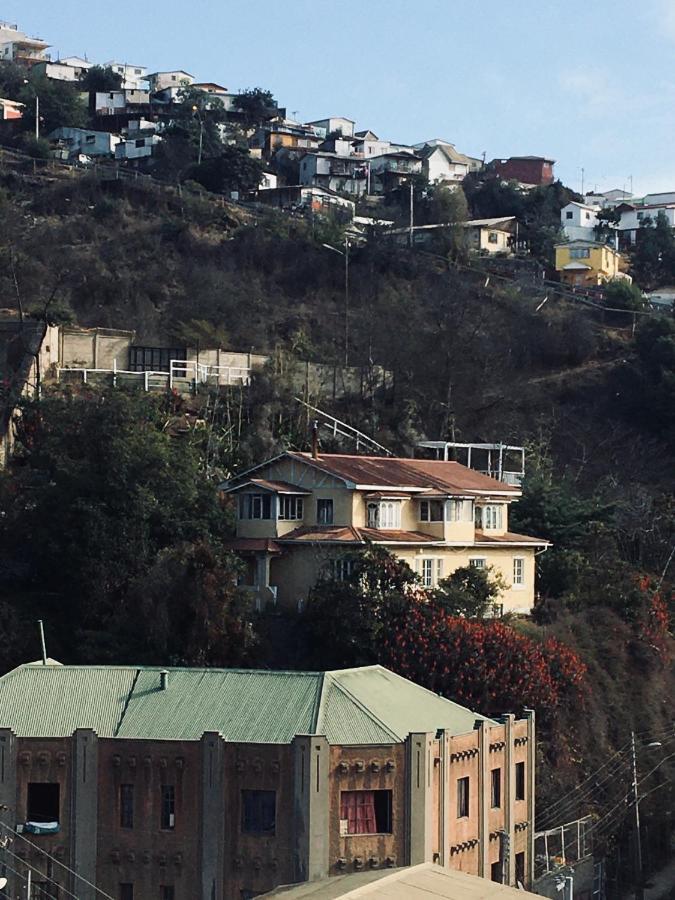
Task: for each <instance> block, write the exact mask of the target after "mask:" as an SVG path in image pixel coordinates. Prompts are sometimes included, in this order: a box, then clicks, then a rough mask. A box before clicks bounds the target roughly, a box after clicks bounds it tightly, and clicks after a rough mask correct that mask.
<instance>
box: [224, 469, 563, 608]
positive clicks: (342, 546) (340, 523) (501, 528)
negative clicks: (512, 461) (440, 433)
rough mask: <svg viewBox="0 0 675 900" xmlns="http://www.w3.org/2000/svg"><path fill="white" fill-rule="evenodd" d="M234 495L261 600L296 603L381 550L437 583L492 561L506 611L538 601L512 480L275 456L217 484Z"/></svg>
mask: <svg viewBox="0 0 675 900" xmlns="http://www.w3.org/2000/svg"><path fill="white" fill-rule="evenodd" d="M225 491H226V493H228V494H230V495H231V496H232V497H233V498H235V502H236V508H237V517H238V518H237V536H236V540H234V541H233V542H232V549H233V550H235V551H236V552H237V553H239V554H240V555H241V557H242V558H243V559H244V560H245V562H246V564H247V571H246V575H245V576H244V583H245V584H246V585H248V587H249V588H250V590H251V591H252V593H254V595H255V596H256V599H257V600H258V602H259V603H260V604H261V605H262V604H265V603H270V602H272V603H274V602H279V603H283V604H285V605H287V606H291V607H296V606H300V607H302V605H303V604H304V602H305V600H306V598H307V596H308V594H309V592H310V590H311V589H312V587H314V585H315V584H316V582H317V581H318V579H319V577H320V576H321V575H322V574H328V573H330V574H332V575H333V577H335V578H346V577H347V576H348V574H349V573H350V572H351V570H352V566H353V558H354V554H355V553H356V552H358V551H359V550H361V549H363V548H364V547H365V546H366V545H367V544H370V543H372V544H377V545H380V546H383V547H386V548H387V549H388V550H389V551H390V552H392V553H394V554H395V555H396V556H398V557H399V558H401V559H403V560H405V562H407V563H408V564H409V565H410V567H411V568H412V569H413V571H415V572H417V573H418V574H419V577H420V580H421V582H422V584H423V585H424V586H425V587H427V588H434V587H436V585H437V584H438V582H439V581H441V580H442V579H443V578H446V577H447V576H448V575H450V574H451V573H452V572H453V571H454V570H455V569H457V568H459V567H461V566H468V565H474V566H477V567H480V568H484V567H487V566H493V567H494V569H495V570H496V571H497V572H499V573H500V574H501V575H502V577H503V579H504V582H505V585H506V588H505V590H504V592H503V597H502V603H503V610H504V611H509V612H511V611H513V612H523V613H527V612H529V611H530V610H531V609H532V607H533V605H534V577H535V567H534V559H535V555H536V554H537V553H539V552H541V551H542V550H545V549H546V548H547V547H548V542H547V541H545V540H542V539H541V538H536V537H529V536H527V535H522V534H514V533H512V532H510V531H509V528H508V509H509V505H510V504H511V503H513V502H515V501H517V500H518V498H519V497H520V496H521V493H522V492H521V490H520V487H519V486H517V485H512V484H504V483H502V482H499V481H497V480H496V479H494V478H490V477H489V476H487V475H483V474H481V473H479V472H476V471H474V470H473V469H468V468H466V467H465V466H462V465H460V464H459V463H457V462H446V461H442V460H425V459H393V458H387V457H373V456H343V455H338V454H325V453H322V454H318V453H315V454H314V455H312V454H309V453H291V452H287V453H282V454H281V455H280V456H277V457H275V458H274V459H272V460H269V461H268V462H264V463H262V464H260V465H259V466H256V467H255V468H253V469H250V470H248V471H246V472H243V473H242V474H240V475H238V476H237V477H236V478H234V479H232V480H231V481H230V482H228V483H227V485H226V486H225Z"/></svg>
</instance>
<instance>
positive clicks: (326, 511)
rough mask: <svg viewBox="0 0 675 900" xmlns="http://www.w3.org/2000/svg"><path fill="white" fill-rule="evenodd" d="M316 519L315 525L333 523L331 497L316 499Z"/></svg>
mask: <svg viewBox="0 0 675 900" xmlns="http://www.w3.org/2000/svg"><path fill="white" fill-rule="evenodd" d="M316 521H317V525H332V524H333V501H332V499H323V500H317V501H316Z"/></svg>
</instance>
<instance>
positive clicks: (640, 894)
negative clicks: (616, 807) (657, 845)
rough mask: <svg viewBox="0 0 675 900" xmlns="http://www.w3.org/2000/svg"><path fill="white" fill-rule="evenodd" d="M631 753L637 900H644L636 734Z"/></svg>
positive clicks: (632, 732) (632, 740) (631, 742)
mask: <svg viewBox="0 0 675 900" xmlns="http://www.w3.org/2000/svg"><path fill="white" fill-rule="evenodd" d="M630 752H631V764H632V770H633V807H634V809H635V869H636V873H635V900H644V889H643V887H642V842H641V840H640V797H639V795H638V777H637V754H636V752H635V732H634V731H631V733H630Z"/></svg>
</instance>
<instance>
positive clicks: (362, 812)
mask: <svg viewBox="0 0 675 900" xmlns="http://www.w3.org/2000/svg"><path fill="white" fill-rule="evenodd" d="M340 833H341V834H391V833H392V819H391V791H342V792H341V794H340Z"/></svg>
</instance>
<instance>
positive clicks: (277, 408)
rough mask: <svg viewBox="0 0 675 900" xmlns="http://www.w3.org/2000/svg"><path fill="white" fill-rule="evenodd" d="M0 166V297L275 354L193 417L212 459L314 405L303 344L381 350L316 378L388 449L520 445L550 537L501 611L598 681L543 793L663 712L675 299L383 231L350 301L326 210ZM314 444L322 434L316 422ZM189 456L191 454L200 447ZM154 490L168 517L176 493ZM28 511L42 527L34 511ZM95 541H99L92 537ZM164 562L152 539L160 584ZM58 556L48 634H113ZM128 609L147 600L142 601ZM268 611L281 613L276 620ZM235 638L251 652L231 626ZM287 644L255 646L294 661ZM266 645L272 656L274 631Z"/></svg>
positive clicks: (105, 649) (533, 501)
mask: <svg viewBox="0 0 675 900" xmlns="http://www.w3.org/2000/svg"><path fill="white" fill-rule="evenodd" d="M0 188H1V190H2V193H1V195H0V211H1V213H2V215H1V220H0V258H1V259H2V264H1V265H0V290H1V291H2V294H1V295H2V297H3V304H2V305H4V306H10V307H11V306H16V305H17V304H18V303H20V304H21V305H22V307H23V309H24V311H25V312H30V313H32V314H34V315H36V316H37V317H39V318H44V319H46V320H56V321H59V320H60V321H67V320H72V321H75V322H77V323H79V324H81V325H86V326H94V325H98V326H105V327H116V328H124V329H133V330H134V331H136V333H137V339H138V342H139V343H141V342H142V343H145V344H150V345H156V344H159V343H161V344H164V345H173V344H175V342H187V341H190V342H192V343H193V344H194V343H196V344H198V345H200V346H203V347H209V346H218V345H220V346H223V347H227V348H231V349H235V350H241V351H248V350H250V349H254V350H255V351H256V352H264V353H269V354H272V355H273V356H274V358H275V364H274V365H273V366H271V367H270V369H269V371H268V372H266V373H265V374H264V375H263V376H262V377H259V378H257V379H256V380H255V381H254V383H253V385H252V387H251V388H250V389H249V390H247V391H242V392H237V395H236V397H234V396H233V397H232V398H231V400H230V401H228V402H227V403H223V404H221V405H220V407H219V408H217V409H215V410H214V409H213V408H210V409H209V410H208V411H207V412H208V415H206V414H203V411H201V413H200V414H202V415H203V421H204V422H206V423H207V424H206V426H205V433H204V434H203V436H202V437H196V438H194V439H192V438H191V440H193V444H194V446H195V447H196V448H197V450H198V451H199V452H200V453H202V455H204V454H205V455H207V456H208V462H209V465H210V466H211V467H212V468H213V469H214V470H215V471H216V472H217V473H218V474H220V475H222V474H225V475H226V474H228V473H229V472H231V471H232V469H233V468H234V467H237V466H240V465H242V464H248V463H252V462H255V461H259V460H260V458H261V457H263V456H264V455H271V454H272V453H273V452H275V451H277V450H278V449H279V448H281V447H288V446H290V447H302V448H304V447H306V446H307V441H308V439H309V435H308V430H307V426H308V417H307V415H306V413H304V412H303V411H302V409H301V408H300V407H299V405H298V404H297V403H296V402H295V401H294V399H293V396H294V390H293V382H292V379H291V378H290V374H289V373H290V372H291V371H292V370H293V368H294V367H298V366H300V365H301V364H302V362H303V361H305V360H311V361H315V362H323V363H327V364H341V363H342V362H343V361H344V359H345V351H347V353H348V358H349V363H350V364H351V365H355V366H360V367H363V368H365V369H367V368H368V367H369V366H373V365H378V366H382V367H384V368H385V369H387V370H388V371H390V372H391V373H392V385H391V388H390V389H388V390H386V391H381V392H379V393H377V392H376V393H375V394H374V395H372V396H368V397H366V398H364V397H362V396H360V395H354V396H346V397H344V398H342V399H340V400H339V401H338V400H333V399H332V398H331V397H330V396H327V397H321V396H312V397H310V398H309V399H310V400H311V401H312V402H314V403H316V404H317V405H319V406H321V407H322V408H325V409H327V410H328V411H329V412H331V413H333V414H334V415H337V416H339V417H340V418H341V419H343V420H345V421H347V422H350V423H351V424H352V425H354V426H355V427H358V428H360V429H361V430H362V431H364V432H366V433H368V434H371V435H372V436H373V437H374V438H376V439H377V440H378V441H380V442H381V443H382V444H384V445H385V446H387V447H389V448H391V449H392V450H394V451H398V452H401V453H410V452H411V451H412V449H413V447H414V444H415V442H416V441H417V440H419V439H422V438H427V439H451V440H462V441H470V440H474V441H480V440H490V441H503V442H506V443H514V444H518V445H521V444H522V445H525V446H526V447H527V448H528V464H527V472H528V476H527V479H526V484H525V496H524V498H523V501H522V503H521V504H519V506H518V507H517V508H516V509H515V511H514V516H513V518H514V522H513V525H514V528H515V529H516V530H518V529H522V531H523V532H524V533H526V534H528V533H532V534H538V535H541V536H542V537H546V538H550V539H551V540H552V541H553V543H554V546H555V549H554V550H552V551H550V552H549V553H547V554H546V555H545V556H544V557H543V558H542V559H541V560H540V590H541V592H542V595H543V596H542V602H541V605H540V607H539V609H538V612H537V614H536V616H535V621H534V622H529V621H528V622H521V623H517V625H516V627H518V628H519V629H520V630H522V631H524V632H526V633H528V634H529V635H531V636H533V637H534V638H535V639H536V640H537V641H542V640H544V639H545V638H546V637H549V636H555V637H558V638H559V639H561V640H563V641H565V642H566V643H568V644H569V646H570V647H571V648H572V649H573V650H575V651H576V652H578V654H579V655H580V657H581V659H582V660H583V661H584V662H585V663H586V665H587V666H588V667H589V679H590V682H591V686H592V695H591V698H590V699H589V701H588V706H587V707H586V708H585V709H583V710H581V711H579V710H577V709H570V710H568V711H567V713H566V715H565V716H564V721H562V720H561V721H560V722H558V723H557V726H556V727H555V728H553V730H549V731H548V732H547V733H545V735H544V746H543V747H542V755H543V758H545V760H546V768H545V770H544V774H543V776H542V797H554V796H556V794H557V792H559V791H561V790H562V791H566V790H568V789H569V788H570V786H571V785H573V784H575V783H576V781H577V780H579V778H580V777H582V776H583V775H585V774H587V773H588V772H590V771H592V770H593V769H594V768H596V767H597V766H599V765H601V764H602V761H603V760H604V759H605V758H606V755H607V754H611V753H613V752H615V751H616V750H617V749H618V748H619V747H621V746H623V745H624V744H625V741H626V739H627V734H628V732H629V731H630V728H631V727H636V728H638V730H640V731H645V732H646V731H650V732H655V731H659V730H660V729H662V730H663V729H668V728H670V727H671V722H670V713H671V711H670V709H669V705H668V698H669V697H672V691H673V687H674V685H673V683H672V675H671V667H670V660H671V658H672V656H671V654H672V646H671V643H670V639H669V638H668V635H667V622H666V623H665V624H664V622H663V619H662V618H661V619H659V618H658V615H660V614H661V612H662V611H663V610H662V607H663V603H662V599H661V598H664V597H665V598H668V597H669V596H670V593H671V588H672V579H673V577H675V572H674V571H673V570H672V569H671V568H670V564H671V557H672V548H673V546H675V507H674V504H673V495H672V469H673V463H674V462H675V459H674V457H675V431H674V430H673V429H674V426H675V412H674V410H675V404H674V403H673V400H675V327H674V326H673V322H672V320H671V319H669V318H665V317H660V316H653V315H645V316H644V317H641V318H640V319H639V321H637V325H636V327H635V328H634V325H635V323H634V320H633V316H632V315H628V314H626V315H622V314H617V313H609V314H608V313H603V312H601V311H598V310H594V309H592V308H589V307H584V306H580V305H576V304H574V303H572V302H568V301H566V300H564V299H561V298H560V297H558V296H555V295H551V296H549V297H548V300H547V301H546V302H545V303H543V305H542V301H543V300H544V299H545V296H546V294H545V293H544V291H543V289H542V288H541V287H539V286H537V285H536V284H534V283H528V281H527V280H518V281H512V282H511V281H509V280H508V279H499V278H496V277H493V276H490V277H488V273H487V272H486V271H484V270H481V268H480V265H479V264H476V266H473V267H469V268H466V267H464V266H460V265H455V264H453V263H451V262H448V261H443V260H439V259H438V258H437V257H432V256H429V255H425V254H420V253H412V252H410V251H408V250H406V249H402V248H400V247H395V246H393V245H392V244H391V243H390V242H389V241H387V240H385V239H383V238H381V237H377V236H371V237H370V238H369V239H368V241H367V242H366V243H365V244H363V245H360V246H354V247H353V248H352V249H351V251H350V295H349V308H348V310H345V296H344V281H343V278H344V270H343V262H342V259H341V258H339V257H337V256H336V255H335V254H334V253H331V252H329V251H328V250H326V249H325V247H324V246H322V245H324V244H334V245H336V246H339V243H338V242H340V241H341V240H342V239H343V238H342V233H341V231H340V229H339V227H338V226H337V225H336V224H334V223H331V222H323V221H319V220H317V221H314V222H311V221H309V222H308V221H305V220H302V219H294V218H283V217H281V216H280V215H276V214H273V213H269V212H260V211H259V210H255V209H248V210H242V209H241V208H239V207H236V206H232V205H229V204H224V203H223V202H222V201H214V200H213V199H210V198H208V197H204V198H200V197H199V196H194V195H191V194H189V192H187V191H184V192H183V193H182V196H181V195H179V194H178V193H176V192H175V191H168V190H162V189H159V188H156V187H149V186H146V185H143V184H136V183H133V182H130V183H126V182H118V181H114V182H105V181H99V180H96V179H95V178H93V177H90V176H87V175H86V174H85V175H80V176H77V175H76V176H63V175H61V174H59V173H53V174H52V175H39V174H37V175H34V174H33V173H32V171H28V172H23V171H22V170H21V166H18V167H17V166H12V165H9V164H8V163H5V166H4V168H3V169H2V170H0ZM345 313H346V314H347V317H348V318H347V323H348V334H349V344H348V347H345V339H344V336H345ZM231 405H232V406H233V407H234V406H236V414H233V410H232V408H231ZM195 412H197V413H199V412H200V411H199V409H195ZM70 414H71V413H69V415H70ZM120 414H121V413H120ZM101 427H104V426H103V425H102V426H101ZM114 437H115V435H114V434H111V435H110V438H111V440H112V439H113V438H114ZM324 446H325V447H326V449H330V448H332V446H334V445H333V444H332V443H331V440H330V439H328V438H327V439H326V440H325V442H324ZM350 449H351V448H350ZM172 452H173V451H172ZM172 458H173V457H172ZM161 459H162V460H163V459H164V457H161ZM202 461H203V456H202ZM191 465H192V463H191ZM131 471H133V466H132V467H131ZM190 471H191V472H192V473H193V475H192V476H191V477H196V475H195V473H196V472H197V471H199V468H198V463H197V461H195V462H194V468H193V469H191V470H190ZM11 478H12V474H11V473H10V474H9V475H8V476H7V479H8V480H7V485H8V486H9V488H10V489H11ZM3 496H4V497H5V498H7V497H8V496H11V490H10V493H5V494H4V495H3ZM185 496H186V503H188V502H189V501H188V499H187V494H186V495H185ZM117 501H119V502H121V501H120V498H119V497H118V498H117ZM134 502H136V501H134ZM166 502H167V503H168V504H169V506H170V508H171V509H172V510H173V512H172V515H175V517H176V519H177V520H180V516H181V515H182V514H183V513H182V512H181V508H180V504H179V503H178V502H177V501H175V500H174V499H173V498H166ZM200 502H203V503H204V504H206V505H205V506H204V509H208V515H209V516H213V515H214V514H215V513H214V510H213V509H212V508H211V507H210V506H208V502H207V501H206V500H203V498H202V500H200ZM138 508H139V511H142V506H141V505H140V501H139V507H138ZM139 515H140V512H139ZM186 515H187V514H186ZM176 528H177V533H180V534H183V533H185V534H187V535H190V538H189V539H190V540H193V539H196V538H195V535H198V536H203V534H202V532H201V530H200V529H199V528H195V524H194V522H191V521H187V520H186V522H185V523H182V520H181V524H180V525H179V526H176ZM218 528H220V529H221V530H222V526H218ZM41 529H42V531H41V532H40V534H42V535H43V536H44V540H45V542H46V543H48V542H49V540H48V539H49V532H50V522H49V520H48V518H46V519H45V520H44V521H41ZM183 529H184V531H183ZM125 533H126V532H125ZM131 533H133V532H130V534H131ZM214 533H215V532H214ZM116 537H117V536H116ZM128 540H129V541H131V538H129V539H128ZM176 540H178V538H176ZM130 546H133V544H131V545H130ZM76 549H77V548H76ZM98 549H99V548H98V547H97V546H96V545H95V543H94V544H92V547H91V548H90V550H91V552H92V554H93V556H92V559H98V557H97V556H96V553H97V552H98ZM69 550H70V551H73V552H74V550H73V548H72V547H70V548H69ZM129 552H130V551H129ZM176 552H179V551H176ZM131 556H133V554H131ZM126 558H127V551H126V550H125V554H124V559H126ZM179 561H180V560H177V559H173V560H172V559H169V561H168V562H167V561H166V559H164V560H160V563H161V565H159V568H158V569H157V575H158V579H159V580H158V583H164V582H162V581H161V579H166V578H170V574H171V572H172V571H173V570H172V568H171V567H172V566H176V565H177V563H178V562H179ZM1 562H2V561H1V560H0V563H1ZM124 564H126V563H124ZM129 564H130V565H131V562H129ZM210 564H212V563H209V565H210ZM213 564H214V565H215V563H213ZM218 565H220V563H218ZM63 571H64V572H65V573H66V574H65V575H63V576H62V577H61V575H59V578H60V579H61V581H62V582H63V581H64V579H65V581H66V583H65V584H63V585H62V586H61V587H60V588H59V590H61V591H62V592H63V594H64V595H67V594H68V593H69V591H72V592H74V594H75V600H74V601H73V607H72V609H70V610H69V611H68V613H67V614H64V613H63V610H61V609H60V610H59V614H58V616H57V615H55V614H53V613H49V614H48V615H45V618H46V619H47V620H48V621H49V619H50V616H53V618H52V634H53V635H54V644H55V646H54V648H53V649H52V648H51V647H50V652H51V653H52V655H54V656H57V657H58V656H59V655H60V654H66V655H68V654H73V655H75V654H77V655H78V658H80V657H86V656H87V654H92V655H95V654H97V653H99V654H100V653H108V654H112V655H113V656H114V655H117V656H118V657H122V656H123V655H124V652H125V650H122V649H121V647H122V645H121V644H120V645H117V646H115V644H114V640H117V639H118V638H119V639H120V640H121V638H120V637H119V634H118V633H114V635H113V637H112V638H111V636H110V635H107V636H106V639H105V640H104V639H103V638H102V637H101V636H100V635H98V636H96V637H95V638H92V637H91V634H92V632H91V631H90V632H87V633H86V637H87V645H86V648H85V647H84V646H83V645H77V646H74V645H73V643H72V640H73V639H72V633H73V632H72V628H74V627H75V624H76V622H77V616H78V615H79V614H80V613H81V612H82V610H81V609H80V607H79V605H78V604H79V603H80V602H81V598H80V597H79V596H78V595H77V592H78V590H79V584H78V583H77V582H74V583H73V584H70V583H69V582H68V578H69V577H70V575H69V574H68V572H69V570H68V567H67V566H66V567H65V568H64V570H63ZM151 571H154V570H151ZM0 574H2V566H1V565H0ZM89 574H90V575H91V573H89ZM144 574H145V573H144ZM160 576H161V578H160ZM8 583H9V584H10V587H9V588H8V587H7V584H8ZM657 583H658V586H659V587H658V589H655V586H656V585H657ZM12 584H14V583H13V582H11V578H10V580H9V582H8V581H7V580H6V581H5V588H4V590H5V594H4V598H3V599H4V601H6V602H8V603H9V605H10V606H11V608H12V614H11V615H12V616H13V617H14V618H11V617H10V618H9V620H8V621H10V622H11V623H13V624H15V625H16V627H17V631H16V634H18V635H19V638H18V639H16V640H15V641H14V642H13V645H12V648H11V651H8V652H7V654H6V658H5V659H4V663H5V665H10V664H13V663H15V662H17V661H19V660H20V658H21V656H22V654H23V655H24V656H23V658H25V654H27V653H28V654H30V653H32V655H33V656H35V651H34V650H33V649H31V647H32V646H33V645H32V640H33V639H32V636H31V625H30V615H32V614H33V613H37V612H38V611H40V614H42V612H41V607H40V600H39V598H36V594H34V593H30V594H26V593H21V591H18V592H17V591H16V588H15V587H13V586H12ZM646 585H648V587H647V586H646ZM1 587H2V581H1V580H0V588H1ZM149 595H150V596H154V595H153V594H152V591H149ZM657 601H658V603H657ZM129 602H130V604H131V606H130V607H129V608H132V607H133V606H134V601H133V598H132V599H131V600H130V601H129ZM657 613H658V615H657ZM144 615H145V616H146V618H145V619H144V620H143V621H146V622H148V621H150V619H148V618H147V616H149V612H148V608H147V606H146V608H145V610H144ZM69 617H70V618H69ZM655 617H656V618H655ZM657 619H658V623H659V627H658V628H656V626H655V622H656V620H657ZM99 624H100V623H99ZM7 627H8V628H9V627H10V626H7ZM286 627H288V633H291V631H292V628H293V627H294V626H293V624H292V623H291V624H290V625H287V626H286ZM273 628H274V629H280V630H279V631H278V632H277V633H281V634H283V633H284V631H283V628H284V625H283V623H278V622H277V623H275V624H274V626H273ZM129 631H130V623H127V624H126V629H122V632H121V634H122V635H123V637H124V640H125V641H128V643H125V644H124V647H125V648H126V652H131V651H130V648H131V650H134V649H135V648H137V647H138V644H137V643H134V640H133V638H134V636H133V635H130V634H129ZM221 637H222V635H221ZM113 638H114V639H113ZM242 646H246V653H249V647H248V644H247V643H246V640H245V638H244V637H242ZM286 650H287V648H284V649H283V650H282V651H281V655H280V656H279V658H278V659H276V658H272V656H271V655H270V656H268V657H267V659H266V660H265V662H264V663H262V664H268V665H269V664H271V663H272V662H275V663H276V662H278V663H283V664H285V665H293V664H297V663H298V662H299V660H298V658H297V657H296V658H295V659H293V658H290V659H289V657H288V653H287V654H286V656H285V657H284V652H286ZM139 652H140V651H139ZM234 652H235V651H233V650H232V648H231V647H230V648H229V649H228V650H227V653H229V654H233V653H234ZM252 652H253V651H251V653H252ZM269 652H270V654H271V653H272V652H274V653H275V654H277V655H279V653H280V650H279V644H278V643H276V644H275V645H274V646H273V647H272V648H270V651H269ZM224 658H225V659H226V661H227V660H233V661H235V662H240V661H241V657H236V656H232V655H230V656H226V657H224ZM244 658H245V659H249V657H244ZM257 662H258V664H261V663H260V661H259V660H257ZM560 735H564V740H559V738H560ZM657 812H658V810H657ZM570 814H571V812H570ZM655 814H656V813H655Z"/></svg>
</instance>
